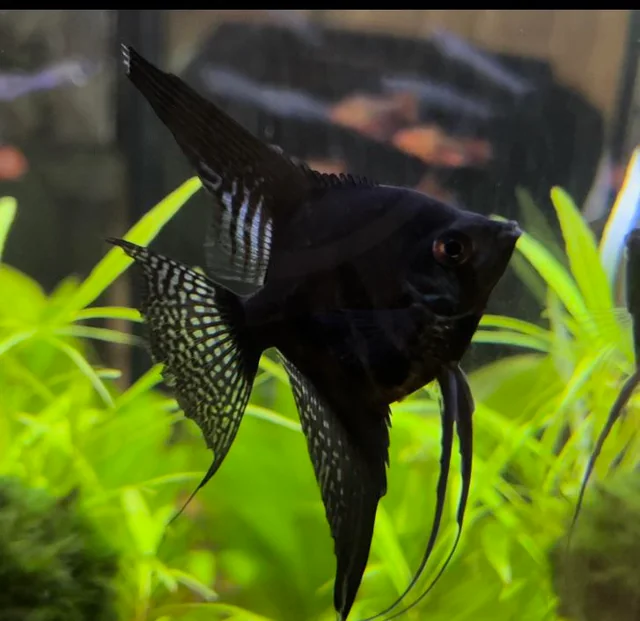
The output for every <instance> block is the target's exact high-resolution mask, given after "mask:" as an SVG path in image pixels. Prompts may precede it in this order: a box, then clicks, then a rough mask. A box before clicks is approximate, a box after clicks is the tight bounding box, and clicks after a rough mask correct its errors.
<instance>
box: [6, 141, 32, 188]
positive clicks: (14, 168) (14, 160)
mask: <svg viewBox="0 0 640 621" xmlns="http://www.w3.org/2000/svg"><path fill="white" fill-rule="evenodd" d="M28 170H29V162H28V161H27V158H26V157H25V156H24V153H22V151H20V149H18V148H17V147H13V146H11V145H0V181H15V180H17V179H19V178H20V177H22V176H24V175H25V174H26V173H27V171H28Z"/></svg>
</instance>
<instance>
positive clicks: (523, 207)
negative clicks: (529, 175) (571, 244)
mask: <svg viewBox="0 0 640 621" xmlns="http://www.w3.org/2000/svg"><path fill="white" fill-rule="evenodd" d="M516 200H517V201H518V204H519V206H520V211H521V212H522V220H523V225H524V226H523V228H524V229H525V230H526V231H527V232H528V233H529V234H530V235H533V236H534V237H535V238H536V239H537V240H538V241H540V242H542V243H543V244H544V246H545V248H547V250H549V251H550V252H551V253H552V254H553V256H554V257H555V258H556V259H558V261H560V262H563V261H565V260H566V257H565V255H564V253H563V252H562V248H561V247H560V243H559V240H558V238H557V236H556V233H555V231H554V230H553V229H552V228H551V225H550V224H549V222H548V221H547V219H546V218H545V216H544V214H543V213H542V211H541V210H540V209H539V208H538V206H537V205H536V204H535V202H534V201H533V198H532V197H531V194H530V193H529V192H528V191H527V190H526V189H524V188H522V187H516Z"/></svg>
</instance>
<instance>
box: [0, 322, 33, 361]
mask: <svg viewBox="0 0 640 621" xmlns="http://www.w3.org/2000/svg"><path fill="white" fill-rule="evenodd" d="M35 333H36V330H35V329H32V330H24V331H23V332H15V333H14V334H11V335H10V336H8V337H7V338H6V339H4V340H3V341H0V356H2V355H3V354H6V353H7V352H8V351H9V350H10V349H12V348H13V347H15V346H16V345H19V344H20V343H23V342H24V341H26V340H28V339H30V338H31V337H32V336H33V335H34V334H35Z"/></svg>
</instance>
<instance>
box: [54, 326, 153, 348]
mask: <svg viewBox="0 0 640 621" xmlns="http://www.w3.org/2000/svg"><path fill="white" fill-rule="evenodd" d="M54 334H56V335H58V336H71V337H74V338H82V339H95V340H97V341H104V342H106V343H118V344H121V345H142V344H143V343H144V340H143V339H141V338H140V337H138V336H135V335H134V334H127V333H126V332H120V331H119V330H111V329H110V328H94V327H92V326H77V325H76V326H69V327H67V328H58V329H57V330H54Z"/></svg>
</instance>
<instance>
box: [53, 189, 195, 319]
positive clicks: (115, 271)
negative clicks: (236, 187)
mask: <svg viewBox="0 0 640 621" xmlns="http://www.w3.org/2000/svg"><path fill="white" fill-rule="evenodd" d="M201 187H202V184H201V183H200V180H199V179H198V178H197V177H193V178H191V179H189V180H188V181H186V182H185V183H183V184H182V185H181V186H180V187H179V188H178V189H177V190H175V191H173V192H172V193H171V194H169V196H167V197H166V198H165V199H163V200H162V201H160V202H159V203H158V204H157V205H156V206H155V207H153V208H152V209H150V210H149V211H148V212H147V213H146V214H145V215H144V216H143V217H142V218H140V220H138V222H137V223H136V224H135V225H134V226H132V227H131V228H130V229H129V231H128V232H127V233H126V234H125V235H124V239H126V240H128V241H130V242H133V243H134V244H138V245H139V246H146V245H147V244H149V242H151V241H152V240H153V239H154V238H155V237H156V235H157V234H158V233H159V232H160V231H161V230H162V227H163V226H164V225H165V224H166V223H167V222H168V221H169V220H171V218H173V216H174V215H175V214H176V213H177V212H178V211H179V210H180V208H181V207H182V206H183V205H184V204H185V203H186V202H187V201H188V200H189V199H190V198H191V197H192V196H193V195H194V194H195V193H196V192H197V191H198V190H199V189H200V188H201ZM132 261H133V259H131V258H130V257H128V256H127V255H126V254H125V253H124V252H123V251H122V249H121V248H112V249H111V250H109V252H107V254H106V255H105V257H104V258H103V259H102V260H101V261H100V262H99V263H98V264H97V265H96V266H95V267H94V268H93V270H92V271H91V273H90V274H89V276H88V277H87V279H86V280H85V281H84V282H83V283H82V285H81V286H80V288H79V289H78V291H77V292H76V294H75V295H74V296H73V297H72V298H71V300H70V301H69V303H68V304H66V305H65V307H64V309H63V312H64V313H78V311H80V310H81V309H83V308H85V307H86V306H88V305H89V304H91V302H93V301H94V300H95V299H96V298H98V297H99V296H100V295H101V294H102V293H103V291H104V290H105V289H107V287H109V286H110V285H111V283H113V281H114V280H116V278H118V276H120V274H122V272H124V271H125V270H126V269H127V267H129V265H130V264H131V263H132Z"/></svg>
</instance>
